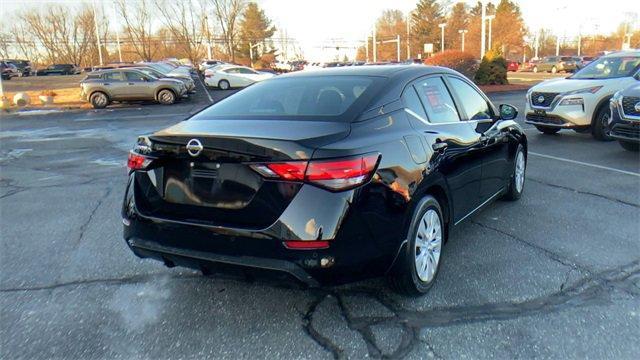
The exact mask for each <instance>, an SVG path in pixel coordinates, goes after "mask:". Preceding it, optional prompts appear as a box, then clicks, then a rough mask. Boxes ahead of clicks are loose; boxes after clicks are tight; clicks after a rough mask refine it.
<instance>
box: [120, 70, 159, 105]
mask: <svg viewBox="0 0 640 360" xmlns="http://www.w3.org/2000/svg"><path fill="white" fill-rule="evenodd" d="M123 73H124V76H125V78H126V84H127V85H126V95H127V97H128V98H130V99H140V100H149V99H153V97H154V94H153V91H152V90H151V89H152V86H150V84H149V77H147V76H146V75H144V74H143V73H141V72H138V71H123Z"/></svg>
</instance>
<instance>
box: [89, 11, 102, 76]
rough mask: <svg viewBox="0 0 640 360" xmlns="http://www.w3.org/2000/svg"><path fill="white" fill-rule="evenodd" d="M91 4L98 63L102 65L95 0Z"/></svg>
mask: <svg viewBox="0 0 640 360" xmlns="http://www.w3.org/2000/svg"><path fill="white" fill-rule="evenodd" d="M91 4H92V5H93V22H94V23H95V25H96V42H97V43H98V57H99V58H100V65H104V63H103V62H102V44H100V28H99V27H98V14H97V13H96V2H95V1H92V2H91Z"/></svg>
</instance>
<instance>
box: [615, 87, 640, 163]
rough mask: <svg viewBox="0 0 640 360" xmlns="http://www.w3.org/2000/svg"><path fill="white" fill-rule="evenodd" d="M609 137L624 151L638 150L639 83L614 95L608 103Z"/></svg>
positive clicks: (639, 117)
mask: <svg viewBox="0 0 640 360" xmlns="http://www.w3.org/2000/svg"><path fill="white" fill-rule="evenodd" d="M609 104H610V109H611V116H610V117H609V122H608V124H607V132H608V134H609V136H611V137H612V138H614V139H616V140H618V142H619V143H620V146H622V147H623V148H624V149H625V150H629V151H636V152H637V151H639V150H640V81H638V82H636V83H635V84H632V85H631V86H629V87H627V88H626V89H622V90H620V91H618V92H617V93H615V94H614V95H613V97H612V98H611V101H610V102H609Z"/></svg>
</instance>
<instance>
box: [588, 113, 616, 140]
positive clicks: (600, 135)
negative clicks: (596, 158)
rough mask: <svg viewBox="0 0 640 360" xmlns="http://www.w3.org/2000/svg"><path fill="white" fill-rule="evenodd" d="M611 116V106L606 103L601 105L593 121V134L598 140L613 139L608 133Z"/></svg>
mask: <svg viewBox="0 0 640 360" xmlns="http://www.w3.org/2000/svg"><path fill="white" fill-rule="evenodd" d="M610 117H611V111H610V110H609V107H608V106H606V105H603V106H600V109H598V112H597V113H596V116H595V117H594V118H593V121H592V122H591V135H593V137H594V138H595V139H596V140H600V141H611V140H613V138H612V137H611V136H609V135H607V124H608V123H609V118H610Z"/></svg>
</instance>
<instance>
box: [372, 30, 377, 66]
mask: <svg viewBox="0 0 640 360" xmlns="http://www.w3.org/2000/svg"><path fill="white" fill-rule="evenodd" d="M377 42H378V40H377V39H376V27H375V25H374V26H373V62H374V63H377V62H378V44H377Z"/></svg>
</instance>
